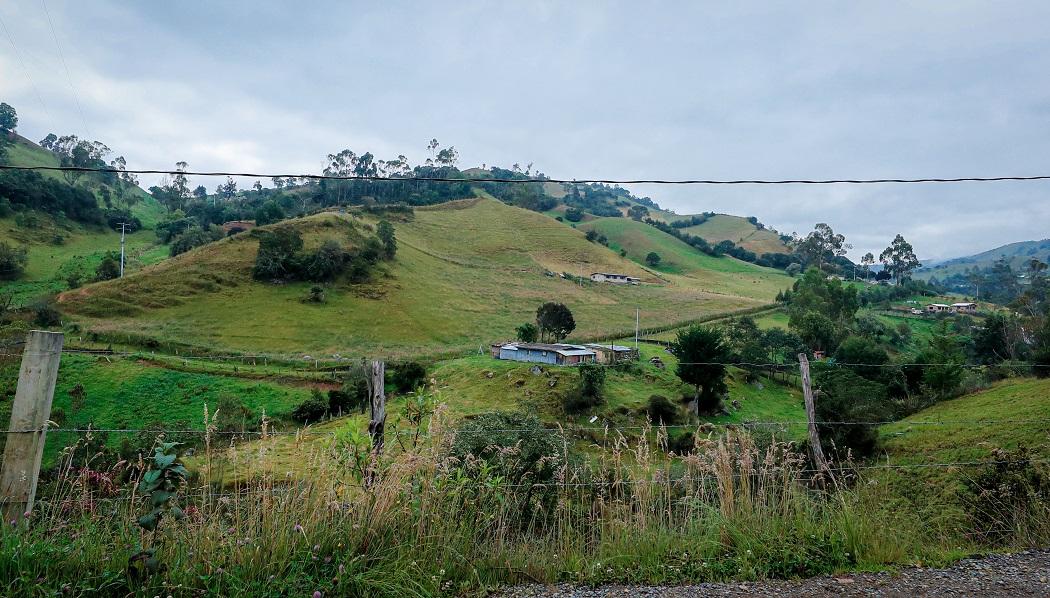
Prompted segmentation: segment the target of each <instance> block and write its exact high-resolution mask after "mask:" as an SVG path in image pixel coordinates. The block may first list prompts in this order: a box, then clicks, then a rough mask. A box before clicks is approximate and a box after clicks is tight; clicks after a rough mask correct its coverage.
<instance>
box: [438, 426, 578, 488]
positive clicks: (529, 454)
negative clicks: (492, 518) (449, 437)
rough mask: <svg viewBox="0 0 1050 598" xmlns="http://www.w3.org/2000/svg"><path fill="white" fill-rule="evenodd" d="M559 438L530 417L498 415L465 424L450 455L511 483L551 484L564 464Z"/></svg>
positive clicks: (459, 430)
mask: <svg viewBox="0 0 1050 598" xmlns="http://www.w3.org/2000/svg"><path fill="white" fill-rule="evenodd" d="M562 450H563V447H562V442H561V438H560V437H559V436H558V434H557V433H556V432H554V431H553V430H548V429H547V428H544V427H543V425H542V424H541V423H540V421H539V420H538V419H536V418H535V417H533V416H530V415H523V414H519V413H509V412H503V411H497V412H492V413H483V414H481V415H478V416H477V417H474V418H472V419H468V420H464V421H463V423H461V424H460V425H459V428H458V429H457V430H456V435H455V439H454V440H453V442H452V448H451V450H450V454H451V456H452V457H454V458H456V459H458V460H459V462H460V463H464V462H467V461H468V460H469V458H470V457H473V458H474V459H478V460H481V461H483V462H485V463H487V464H489V465H490V466H491V467H492V468H493V469H495V470H496V471H498V472H500V473H502V474H503V475H505V476H506V477H507V478H508V481H509V482H510V483H522V482H528V483H543V482H550V481H553V480H554V475H555V473H556V472H557V470H558V469H559V468H560V467H561V466H562V464H563V463H564V458H563V453H562Z"/></svg>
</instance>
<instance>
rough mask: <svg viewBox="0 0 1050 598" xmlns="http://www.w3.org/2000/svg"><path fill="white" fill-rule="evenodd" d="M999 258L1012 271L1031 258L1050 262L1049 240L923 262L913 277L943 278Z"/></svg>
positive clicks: (989, 263)
mask: <svg viewBox="0 0 1050 598" xmlns="http://www.w3.org/2000/svg"><path fill="white" fill-rule="evenodd" d="M1001 257H1005V258H1006V259H1007V261H1008V262H1009V263H1010V267H1012V268H1013V269H1014V270H1023V269H1024V267H1025V264H1027V263H1028V261H1029V260H1031V259H1032V258H1035V259H1039V260H1041V261H1043V262H1048V261H1050V239H1042V240H1041V241H1018V242H1015V243H1007V244H1006V245H1001V246H999V247H996V248H994V249H989V250H987V251H982V252H980V253H975V254H973V255H968V256H964V257H957V258H952V259H948V260H942V261H933V262H930V263H926V262H923V267H922V268H921V269H920V270H918V271H917V272H916V274H915V275H916V277H918V278H922V279H924V280H925V279H929V278H931V277H937V278H943V277H945V276H951V275H953V274H959V273H961V272H964V271H966V270H969V269H971V268H978V269H983V268H988V267H991V266H992V265H993V264H995V262H996V261H998V260H999V258H1001Z"/></svg>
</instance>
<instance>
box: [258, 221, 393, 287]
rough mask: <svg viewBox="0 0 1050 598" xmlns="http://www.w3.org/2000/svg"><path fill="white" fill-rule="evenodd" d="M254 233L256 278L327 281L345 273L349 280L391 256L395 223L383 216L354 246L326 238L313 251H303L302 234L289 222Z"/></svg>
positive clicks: (360, 279) (363, 276)
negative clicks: (370, 233) (369, 234)
mask: <svg viewBox="0 0 1050 598" xmlns="http://www.w3.org/2000/svg"><path fill="white" fill-rule="evenodd" d="M253 234H255V235H257V236H258V237H259V251H258V253H257V254H256V257H255V266H254V268H252V277H253V278H255V279H256V280H264V281H281V280H306V281H310V282H330V281H332V280H335V279H336V278H338V277H339V276H340V275H342V274H344V273H346V274H347V276H348V278H349V280H350V281H351V282H363V281H365V280H367V279H368V277H369V275H370V274H371V270H372V267H373V266H375V265H376V264H378V263H379V262H380V261H382V260H384V259H387V260H389V259H393V258H394V255H395V253H396V252H397V241H396V239H395V237H394V227H393V225H391V224H390V223H389V222H387V221H385V220H384V221H382V222H380V223H379V227H378V228H377V235H376V236H375V237H369V238H368V239H367V240H366V241H365V242H364V243H363V244H362V245H361V246H360V247H357V248H353V249H347V248H345V247H343V245H342V244H341V243H340V242H339V241H337V240H335V239H328V240H326V241H324V242H323V243H322V244H321V246H320V247H318V248H317V249H316V250H314V251H313V252H304V251H303V238H302V235H300V234H299V231H297V230H296V229H295V228H292V227H291V226H279V227H277V228H275V229H273V230H270V231H259V232H254V231H253Z"/></svg>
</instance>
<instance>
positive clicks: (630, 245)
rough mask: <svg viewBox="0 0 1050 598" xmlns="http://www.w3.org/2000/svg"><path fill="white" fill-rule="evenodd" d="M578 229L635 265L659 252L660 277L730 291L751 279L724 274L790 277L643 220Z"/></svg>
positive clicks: (586, 225)
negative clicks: (715, 252)
mask: <svg viewBox="0 0 1050 598" xmlns="http://www.w3.org/2000/svg"><path fill="white" fill-rule="evenodd" d="M578 228H579V229H580V230H584V231H587V230H594V231H595V232H598V233H601V234H603V235H605V236H606V237H607V238H608V239H609V246H610V247H611V248H613V249H615V250H620V249H623V250H626V251H627V257H628V258H630V259H631V260H633V261H635V262H637V263H638V264H643V263H645V257H646V256H647V255H648V254H649V252H656V253H657V254H659V255H660V260H661V261H660V264H659V265H658V266H656V267H655V268H654V269H653V270H654V271H656V272H659V273H661V275H663V276H665V277H666V276H671V275H679V276H682V277H685V278H688V279H692V280H695V281H697V283H698V284H700V285H705V284H706V285H710V286H718V287H719V288H723V289H726V290H728V291H729V292H733V293H745V294H746V289H747V285H752V284H754V282H753V281H752V280H747V279H741V280H739V281H734V280H733V279H732V277H731V276H726V275H727V274H734V273H741V274H743V273H747V274H751V275H752V276H754V275H755V274H756V273H762V274H761V276H762V277H774V278H778V279H782V280H785V281H787V280H790V279H788V278H787V277H786V276H784V275H783V274H781V273H779V272H778V271H776V270H772V269H769V268H760V267H758V266H754V265H752V264H748V263H746V262H742V261H740V260H737V259H735V258H731V257H728V256H724V257H713V256H710V255H707V254H705V253H702V252H700V251H698V250H697V249H695V248H693V247H691V246H689V245H688V244H686V243H684V242H683V241H681V240H679V239H676V238H675V237H673V236H671V235H669V234H667V233H665V232H663V231H661V230H659V229H657V228H655V227H652V226H650V225H648V224H645V223H644V222H638V221H636V220H631V219H630V218H597V219H594V220H591V221H588V222H584V223H582V224H580V225H579V227H578Z"/></svg>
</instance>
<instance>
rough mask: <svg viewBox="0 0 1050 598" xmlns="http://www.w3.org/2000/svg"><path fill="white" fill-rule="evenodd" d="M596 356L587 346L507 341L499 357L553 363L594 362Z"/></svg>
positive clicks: (575, 363) (501, 348) (574, 363)
mask: <svg viewBox="0 0 1050 598" xmlns="http://www.w3.org/2000/svg"><path fill="white" fill-rule="evenodd" d="M596 357H597V355H596V353H595V352H594V351H592V350H590V349H588V348H587V347H583V346H581V345H566V344H561V343H559V344H546V343H507V344H505V345H502V346H500V348H499V359H506V360H510V361H529V362H537V363H547V364H551V365H577V364H581V363H593V362H594V361H595V359H596Z"/></svg>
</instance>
